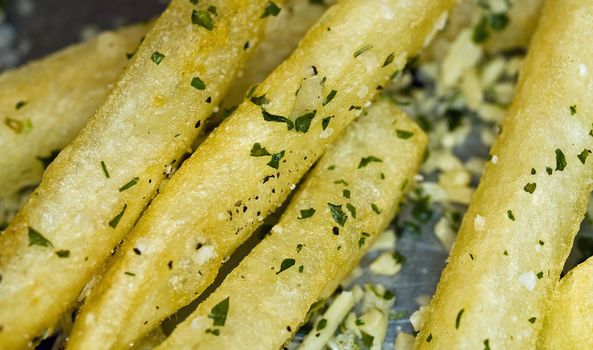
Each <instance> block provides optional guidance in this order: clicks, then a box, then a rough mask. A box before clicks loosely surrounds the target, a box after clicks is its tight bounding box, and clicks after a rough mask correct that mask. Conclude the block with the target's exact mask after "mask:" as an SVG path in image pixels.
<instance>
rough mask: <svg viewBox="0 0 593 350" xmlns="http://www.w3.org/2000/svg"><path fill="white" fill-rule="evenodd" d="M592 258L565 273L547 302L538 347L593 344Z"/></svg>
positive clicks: (586, 346)
mask: <svg viewBox="0 0 593 350" xmlns="http://www.w3.org/2000/svg"><path fill="white" fill-rule="evenodd" d="M591 276H593V259H591V258H589V259H588V260H586V261H585V262H583V263H581V264H580V265H578V266H577V267H575V268H574V269H573V270H572V271H570V272H569V273H568V274H567V275H566V276H564V277H563V278H562V279H561V280H560V283H558V286H557V287H556V290H555V291H554V296H553V298H552V300H551V302H550V305H551V306H550V308H549V310H548V312H547V314H546V317H545V318H544V322H543V328H542V331H541V333H540V334H539V337H538V347H537V348H538V349H543V350H564V349H566V350H572V349H592V348H593V333H591V329H593V317H592V316H591V315H593V313H592V310H593V294H592V293H593V292H592V291H593V278H591Z"/></svg>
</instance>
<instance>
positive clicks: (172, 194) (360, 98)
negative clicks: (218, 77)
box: [70, 0, 454, 349]
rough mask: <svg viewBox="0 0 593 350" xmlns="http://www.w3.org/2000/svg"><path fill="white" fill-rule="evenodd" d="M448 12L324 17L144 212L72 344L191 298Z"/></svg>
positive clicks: (147, 326) (122, 340)
mask: <svg viewBox="0 0 593 350" xmlns="http://www.w3.org/2000/svg"><path fill="white" fill-rule="evenodd" d="M453 3H454V1H453V0H444V1H428V0H426V1H414V2H413V3H410V2H408V1H396V0H390V1H370V2H369V1H362V0H354V1H345V2H341V3H339V4H338V5H336V6H334V7H332V8H330V9H329V10H328V11H327V13H326V14H325V15H324V16H323V17H322V18H321V19H320V21H319V22H318V23H317V24H316V25H315V26H314V27H313V28H312V29H311V30H310V31H309V33H308V34H307V35H306V36H305V37H304V38H303V40H302V41H301V43H300V45H299V47H298V48H297V49H296V51H295V52H294V53H293V54H292V56H291V57H290V58H289V59H288V60H287V61H285V62H284V63H283V64H282V65H280V66H279V67H278V68H277V69H276V70H275V71H274V72H273V73H272V74H271V75H270V76H269V77H268V78H267V79H266V80H265V81H264V82H263V83H262V84H260V85H259V86H258V87H257V88H256V89H254V91H253V92H252V93H251V94H250V95H249V98H248V99H247V100H246V101H245V102H243V103H242V104H241V105H240V106H239V107H238V108H237V110H236V111H235V112H234V114H233V115H232V116H231V117H229V118H228V119H227V120H225V122H223V123H222V124H221V125H220V126H219V127H218V129H216V130H215V131H214V132H213V133H212V134H210V136H209V137H208V138H207V139H206V140H205V141H204V143H202V144H201V146H200V147H199V148H198V150H197V151H196V152H195V153H194V154H193V155H192V157H190V158H189V159H188V160H187V161H186V162H185V163H184V164H183V165H182V166H181V168H180V169H179V171H178V172H177V173H176V174H175V175H174V176H173V177H172V178H171V180H170V182H169V183H168V184H167V185H166V186H165V188H164V190H163V191H162V192H161V193H160V194H159V196H158V197H157V198H156V199H155V200H154V201H153V203H152V204H151V206H150V207H149V208H148V209H147V210H146V212H145V214H144V215H143V217H142V218H141V219H140V221H139V222H138V224H137V225H136V227H135V228H134V230H133V231H132V233H131V235H130V236H129V238H128V239H126V241H125V242H124V244H123V245H122V247H121V249H120V250H119V252H118V254H117V255H116V257H115V259H114V261H113V263H112V264H111V266H110V268H109V270H108V271H107V273H106V274H105V277H104V279H103V281H102V282H101V283H100V284H99V286H98V287H97V289H95V290H94V291H93V293H91V295H90V296H89V298H88V299H87V303H86V305H85V306H84V307H83V308H82V313H81V315H80V316H79V319H78V321H77V324H76V325H75V327H74V330H73V334H72V337H71V345H70V347H71V348H73V349H76V348H85V344H87V345H88V344H93V346H96V345H95V344H98V343H101V344H104V346H105V348H117V347H121V346H127V345H128V344H130V343H133V342H134V339H137V337H139V336H140V335H142V334H144V333H146V332H148V331H150V330H151V329H152V328H154V327H155V326H156V325H158V323H159V322H160V321H161V320H162V319H164V318H165V317H167V316H169V315H170V314H172V313H173V312H175V311H176V310H177V309H179V308H180V307H182V306H184V305H186V304H188V303H189V302H191V301H192V300H193V299H194V298H196V297H197V296H198V295H199V294H200V293H201V292H202V291H203V290H204V289H205V288H206V287H207V286H208V285H210V283H212V281H213V280H214V278H215V276H216V275H217V273H218V269H219V267H220V264H221V263H222V262H223V261H225V259H227V258H228V257H229V256H230V255H231V254H232V253H233V251H234V250H235V249H236V248H237V247H238V246H239V245H240V244H241V243H242V242H244V241H245V239H247V237H249V236H250V235H251V234H252V233H253V232H254V230H255V229H256V228H257V227H258V226H259V225H260V222H261V221H262V220H263V219H264V218H265V217H266V216H267V215H269V214H270V213H272V212H273V211H274V210H275V209H276V208H277V207H279V206H280V205H281V204H282V202H283V201H284V199H285V198H286V197H287V195H288V194H289V193H290V191H291V190H292V189H293V188H294V186H295V185H296V184H297V183H298V182H299V180H300V178H301V177H302V176H303V175H304V174H305V173H306V172H307V171H308V169H309V168H310V167H311V166H312V165H313V163H314V162H315V161H316V160H317V159H318V158H319V156H321V154H322V153H323V152H324V151H325V148H326V147H327V145H329V144H331V142H333V141H334V140H335V139H336V138H337V137H338V135H339V134H340V133H341V132H342V131H343V130H344V129H345V128H346V126H347V125H348V124H350V122H352V121H353V120H354V119H355V118H356V116H357V115H359V114H360V112H361V109H362V108H363V106H364V105H365V104H366V103H368V102H369V101H370V100H371V98H372V97H373V96H374V95H375V94H376V91H377V89H378V87H379V89H380V86H382V85H383V84H385V83H387V81H388V80H389V77H390V76H391V75H392V74H393V73H394V72H395V71H396V70H399V69H402V68H403V66H404V64H405V62H406V59H407V58H408V57H409V56H410V55H414V54H415V53H417V52H418V51H419V50H420V48H421V47H422V46H423V45H424V44H425V43H427V38H428V39H429V38H430V36H431V34H433V33H434V31H435V30H436V29H437V28H438V27H439V26H440V25H442V24H443V23H444V19H445V18H446V13H447V11H448V10H449V9H450V8H451V6H452V5H453ZM437 19H440V21H437ZM130 274H132V275H130ZM104 339H109V342H107V343H105V341H104Z"/></svg>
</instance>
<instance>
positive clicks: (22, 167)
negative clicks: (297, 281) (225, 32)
mask: <svg viewBox="0 0 593 350" xmlns="http://www.w3.org/2000/svg"><path fill="white" fill-rule="evenodd" d="M148 28H149V25H148V24H137V25H134V26H131V27H128V28H124V29H121V30H117V31H114V32H105V33H102V34H100V35H99V36H97V37H96V38H94V39H92V40H89V41H87V42H83V43H81V44H77V45H73V46H71V47H68V48H66V49H64V50H61V51H59V52H57V53H55V54H53V55H51V56H49V57H47V58H44V59H41V60H39V61H36V62H33V63H30V64H27V65H25V66H23V67H20V68H18V69H14V70H10V71H7V72H5V73H3V74H2V75H1V76H0V118H1V122H2V124H0V149H2V156H0V198H2V197H8V196H10V195H13V194H14V193H16V192H17V191H18V190H19V189H21V188H23V187H25V186H30V185H37V184H38V183H39V180H41V175H42V174H43V171H44V170H45V167H44V163H45V162H49V161H51V159H53V156H55V155H56V154H57V152H59V151H60V150H62V149H63V148H64V147H65V146H66V145H67V144H68V143H69V142H70V141H72V139H73V138H74V137H75V136H76V135H77V134H78V132H79V131H80V129H82V127H83V126H84V125H85V123H86V121H87V120H88V118H89V117H90V116H91V115H92V114H93V113H94V112H95V111H96V110H97V108H98V107H99V106H100V105H101V103H102V102H103V101H104V100H105V97H106V96H107V93H108V92H109V90H110V89H111V87H112V85H113V83H114V82H115V81H116V79H117V77H119V75H120V74H121V72H122V71H123V69H124V67H125V66H126V65H127V64H128V61H129V59H128V58H127V57H126V53H130V52H134V50H135V49H136V48H137V47H138V45H139V44H140V38H142V36H143V35H145V34H146V32H147V31H148Z"/></svg>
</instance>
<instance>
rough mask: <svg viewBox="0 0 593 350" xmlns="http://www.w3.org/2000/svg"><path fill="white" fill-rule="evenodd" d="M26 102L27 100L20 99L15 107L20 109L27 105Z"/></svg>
mask: <svg viewBox="0 0 593 350" xmlns="http://www.w3.org/2000/svg"><path fill="white" fill-rule="evenodd" d="M26 104H27V101H19V102H17V103H16V105H15V106H14V109H16V110H17V111H18V110H19V109H21V108H23V107H25V105H26Z"/></svg>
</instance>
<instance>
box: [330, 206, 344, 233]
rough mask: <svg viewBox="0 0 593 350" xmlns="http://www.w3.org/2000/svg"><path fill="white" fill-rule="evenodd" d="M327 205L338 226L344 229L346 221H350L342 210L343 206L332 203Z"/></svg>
mask: <svg viewBox="0 0 593 350" xmlns="http://www.w3.org/2000/svg"><path fill="white" fill-rule="evenodd" d="M327 205H328V207H329V211H330V212H331V215H332V218H333V219H334V221H335V222H336V224H338V225H340V226H342V227H344V224H345V223H346V220H348V215H346V213H344V211H343V210H342V206H341V205H336V204H332V203H327Z"/></svg>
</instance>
